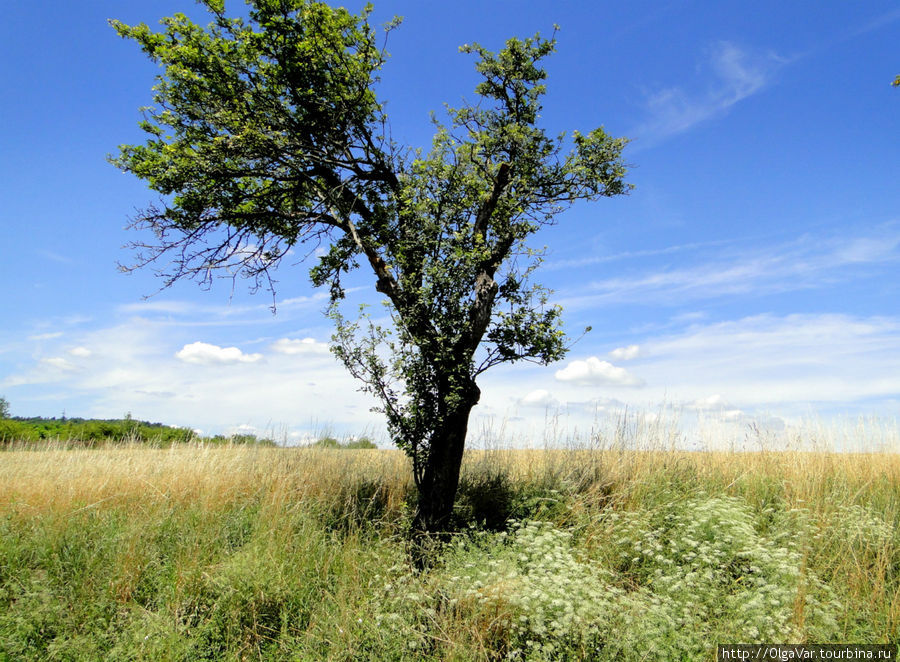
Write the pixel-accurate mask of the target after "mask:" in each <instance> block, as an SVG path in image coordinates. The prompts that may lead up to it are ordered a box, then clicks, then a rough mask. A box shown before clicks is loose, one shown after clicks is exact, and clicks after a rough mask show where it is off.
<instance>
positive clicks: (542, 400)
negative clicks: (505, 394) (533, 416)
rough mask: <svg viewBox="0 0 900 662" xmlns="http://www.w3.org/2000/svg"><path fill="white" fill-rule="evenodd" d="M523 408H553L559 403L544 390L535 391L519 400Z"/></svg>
mask: <svg viewBox="0 0 900 662" xmlns="http://www.w3.org/2000/svg"><path fill="white" fill-rule="evenodd" d="M519 404H521V405H523V406H525V407H555V406H557V405H558V404H559V401H558V400H557V399H556V398H554V397H553V396H552V395H551V394H550V391H548V390H547V389H545V388H539V389H535V390H534V391H531V392H530V393H528V394H527V395H526V396H525V397H523V398H522V399H520V400H519Z"/></svg>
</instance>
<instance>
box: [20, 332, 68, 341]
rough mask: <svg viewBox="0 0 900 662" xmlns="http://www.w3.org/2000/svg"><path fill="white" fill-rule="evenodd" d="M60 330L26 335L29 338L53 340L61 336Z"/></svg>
mask: <svg viewBox="0 0 900 662" xmlns="http://www.w3.org/2000/svg"><path fill="white" fill-rule="evenodd" d="M62 334H63V333H62V331H53V332H51V333H38V334H37V335H34V336H28V339H29V340H53V339H54V338H59V337H61V336H62Z"/></svg>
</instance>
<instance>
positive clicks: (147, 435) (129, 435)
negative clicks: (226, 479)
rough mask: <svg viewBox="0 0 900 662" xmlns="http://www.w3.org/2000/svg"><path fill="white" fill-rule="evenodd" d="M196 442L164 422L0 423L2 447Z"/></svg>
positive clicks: (36, 419)
mask: <svg viewBox="0 0 900 662" xmlns="http://www.w3.org/2000/svg"><path fill="white" fill-rule="evenodd" d="M195 439H196V435H195V433H194V431H193V430H190V429H188V428H176V427H171V426H168V425H163V424H162V423H150V422H148V421H137V420H135V419H133V418H131V417H130V415H128V416H126V417H125V418H122V419H108V420H107V419H102V420H101V419H83V418H41V417H34V418H19V417H15V418H7V419H3V420H0V447H2V446H9V445H14V444H17V443H35V442H47V441H60V442H64V443H71V444H72V445H77V446H88V447H94V446H100V445H103V444H106V443H120V442H138V443H150V444H155V445H163V446H168V445H170V444H173V443H186V442H189V441H193V440H195Z"/></svg>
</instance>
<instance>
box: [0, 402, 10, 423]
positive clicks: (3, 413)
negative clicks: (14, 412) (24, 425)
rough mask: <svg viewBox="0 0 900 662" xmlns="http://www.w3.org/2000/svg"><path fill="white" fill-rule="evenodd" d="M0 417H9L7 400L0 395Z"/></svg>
mask: <svg viewBox="0 0 900 662" xmlns="http://www.w3.org/2000/svg"><path fill="white" fill-rule="evenodd" d="M0 418H9V400H7V399H6V398H3V397H0Z"/></svg>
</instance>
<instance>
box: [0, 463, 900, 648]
mask: <svg viewBox="0 0 900 662" xmlns="http://www.w3.org/2000/svg"><path fill="white" fill-rule="evenodd" d="M408 474H409V470H408V466H407V463H406V460H405V458H403V456H402V455H400V454H399V453H394V452H390V451H375V450H361V451H355V452H353V453H347V452H344V451H341V450H328V449H275V448H261V447H252V446H251V447H248V446H235V447H210V446H183V447H172V448H170V449H167V450H162V449H148V448H146V447H137V446H129V447H121V448H106V449H99V450H54V449H52V448H49V449H46V450H42V451H34V450H30V451H26V450H20V451H7V452H3V453H0V660H6V659H8V660H101V659H108V660H204V659H208V660H347V661H350V660H435V661H437V660H503V659H506V660H641V659H653V660H712V659H714V658H715V654H714V646H715V644H716V643H732V642H735V641H742V642H817V643H821V642H846V643H850V642H853V643H886V642H894V643H896V642H897V641H898V638H900V629H898V628H900V597H898V596H900V533H898V524H900V458H898V457H897V456H895V455H889V454H841V455H836V454H829V453H800V452H783V453H772V452H761V453H712V452H707V453H679V452H657V451H640V452H638V451H611V450H606V451H585V450H583V451H506V452H500V451H495V452H480V453H470V454H469V455H468V456H467V460H466V465H465V469H464V476H463V480H462V484H461V488H460V497H459V504H458V507H457V512H456V523H457V525H458V526H459V527H460V533H458V534H457V535H455V536H454V537H453V540H452V541H451V542H450V543H449V544H448V545H447V546H446V547H445V548H444V549H443V550H442V552H441V554H440V557H439V558H438V560H437V562H436V563H435V564H434V566H433V567H432V568H430V569H429V570H427V571H424V572H417V571H415V570H414V569H413V568H412V567H411V565H410V563H409V561H408V555H407V551H408V550H407V545H406V530H407V527H408V526H409V522H410V519H411V503H412V501H413V499H412V497H413V489H412V486H411V484H410V481H409V477H408Z"/></svg>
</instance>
